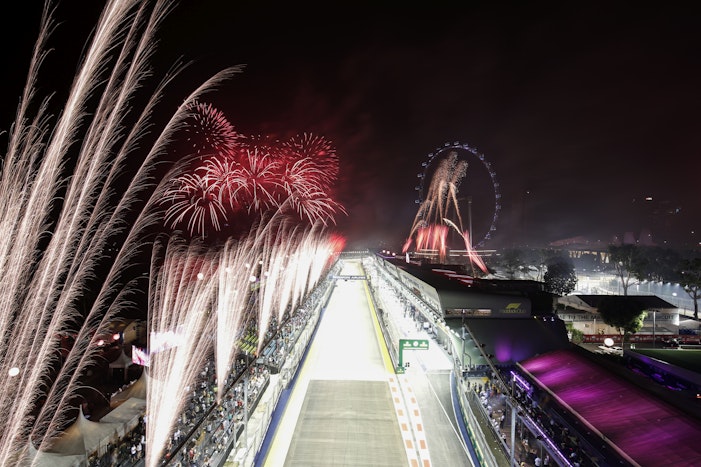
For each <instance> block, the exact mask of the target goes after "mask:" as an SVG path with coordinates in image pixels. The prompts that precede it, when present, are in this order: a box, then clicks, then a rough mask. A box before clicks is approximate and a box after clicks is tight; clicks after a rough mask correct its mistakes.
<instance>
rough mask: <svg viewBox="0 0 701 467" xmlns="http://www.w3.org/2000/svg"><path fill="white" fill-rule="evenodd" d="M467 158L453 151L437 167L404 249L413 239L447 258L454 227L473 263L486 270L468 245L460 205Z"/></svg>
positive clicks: (407, 249)
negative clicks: (459, 192) (460, 188)
mask: <svg viewBox="0 0 701 467" xmlns="http://www.w3.org/2000/svg"><path fill="white" fill-rule="evenodd" d="M467 166H468V163H467V161H464V160H459V159H458V153H457V152H456V151H451V152H450V153H449V154H448V157H447V158H445V159H443V160H441V161H440V163H439V165H438V167H437V168H436V170H435V172H434V174H433V176H432V178H431V184H430V185H429V189H428V192H427V195H426V199H425V200H424V201H423V202H422V203H421V205H420V206H419V210H418V212H417V213H416V217H415V218H414V223H413V224H412V227H411V232H410V233H409V237H408V238H407V240H406V242H405V243H404V246H403V247H402V252H403V253H406V252H407V251H409V247H410V246H411V244H412V242H415V244H416V249H417V250H419V249H431V250H436V251H438V254H439V258H440V259H441V260H445V258H446V255H447V250H448V233H449V230H450V229H451V228H452V229H453V230H454V231H455V232H457V234H458V235H459V236H460V238H461V239H462V241H463V242H464V243H465V245H466V249H467V250H468V256H469V258H470V261H471V263H473V264H476V265H477V266H478V267H479V268H480V269H481V270H483V271H484V272H486V266H485V265H484V262H483V261H482V260H481V258H479V256H478V255H477V254H476V252H475V251H474V250H472V248H471V246H470V244H469V238H470V235H471V233H470V232H468V231H467V230H466V229H464V228H463V225H462V216H461V214H460V209H459V206H458V196H457V195H458V188H459V186H460V183H461V182H462V180H463V178H464V177H465V174H466V173H467Z"/></svg>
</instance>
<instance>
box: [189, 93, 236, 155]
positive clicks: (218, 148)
mask: <svg viewBox="0 0 701 467" xmlns="http://www.w3.org/2000/svg"><path fill="white" fill-rule="evenodd" d="M188 110H189V111H190V119H189V120H188V122H187V124H186V125H185V126H184V128H183V131H184V133H185V139H186V141H187V143H188V144H189V145H191V146H192V149H193V153H194V154H195V155H198V156H202V155H210V154H221V153H226V152H230V151H233V150H234V148H235V147H236V142H237V140H238V139H239V137H240V135H239V134H238V133H236V131H235V130H234V127H233V126H232V125H231V123H229V121H228V120H227V119H226V117H225V116H224V114H223V113H222V112H221V111H220V110H218V109H216V108H214V107H213V106H212V105H211V104H204V103H200V102H195V103H193V104H191V105H190V106H189V107H188Z"/></svg>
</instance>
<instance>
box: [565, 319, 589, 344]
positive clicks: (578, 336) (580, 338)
mask: <svg viewBox="0 0 701 467" xmlns="http://www.w3.org/2000/svg"><path fill="white" fill-rule="evenodd" d="M565 327H566V328H567V334H568V335H570V336H571V337H570V341H571V342H572V343H573V344H581V343H582V342H584V333H583V332H582V331H580V330H579V329H575V328H574V325H573V324H572V323H565Z"/></svg>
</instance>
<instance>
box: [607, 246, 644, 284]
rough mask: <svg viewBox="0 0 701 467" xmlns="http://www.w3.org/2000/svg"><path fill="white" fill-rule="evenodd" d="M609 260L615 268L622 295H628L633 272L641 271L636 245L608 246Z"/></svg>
mask: <svg viewBox="0 0 701 467" xmlns="http://www.w3.org/2000/svg"><path fill="white" fill-rule="evenodd" d="M609 260H610V262H611V264H613V266H614V268H616V275H617V276H618V278H619V279H620V280H621V285H622V286H623V295H628V287H630V285H631V280H632V279H633V277H634V274H635V273H634V272H635V271H636V270H640V269H641V264H640V261H641V259H640V254H639V250H638V247H637V246H636V245H631V244H626V245H609Z"/></svg>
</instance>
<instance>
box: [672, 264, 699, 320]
mask: <svg viewBox="0 0 701 467" xmlns="http://www.w3.org/2000/svg"><path fill="white" fill-rule="evenodd" d="M678 272H679V285H681V286H682V287H684V290H685V291H686V293H687V294H688V295H689V297H691V299H692V300H694V319H699V298H701V258H693V259H685V260H682V261H681V263H680V265H679V269H678Z"/></svg>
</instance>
